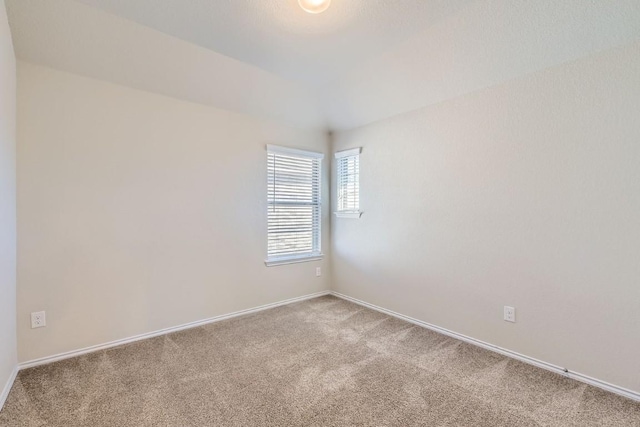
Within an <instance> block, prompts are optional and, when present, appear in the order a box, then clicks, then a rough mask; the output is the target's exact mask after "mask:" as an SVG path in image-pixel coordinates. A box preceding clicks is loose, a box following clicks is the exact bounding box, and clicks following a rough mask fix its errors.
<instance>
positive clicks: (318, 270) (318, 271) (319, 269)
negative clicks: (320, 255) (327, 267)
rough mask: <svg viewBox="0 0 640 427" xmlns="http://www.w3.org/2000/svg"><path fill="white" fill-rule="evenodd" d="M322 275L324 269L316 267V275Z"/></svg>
mask: <svg viewBox="0 0 640 427" xmlns="http://www.w3.org/2000/svg"><path fill="white" fill-rule="evenodd" d="M320 276H322V269H321V268H320V267H316V277H320Z"/></svg>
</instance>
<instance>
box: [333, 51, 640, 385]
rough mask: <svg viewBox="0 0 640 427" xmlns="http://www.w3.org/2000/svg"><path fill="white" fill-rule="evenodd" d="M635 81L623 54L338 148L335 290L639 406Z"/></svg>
mask: <svg viewBox="0 0 640 427" xmlns="http://www.w3.org/2000/svg"><path fill="white" fill-rule="evenodd" d="M638 76H640V44H638V43H635V44H632V45H628V46H626V47H624V48H619V49H615V50H610V51H607V52H604V53H601V54H598V55H594V56H591V57H588V58H585V59H581V60H578V61H576V62H572V63H569V64H566V65H563V66H560V67H557V68H553V69H549V70H546V71H542V72H538V73H535V74H532V75H529V76H526V77H524V78H521V79H518V80H514V81H512V82H509V83H506V84H503V85H499V86H495V87H491V88H487V89H484V90H481V91H478V92H476V93H472V94H469V95H465V96H463V97H460V98H456V99H454V100H450V101H447V102H444V103H441V104H438V105H435V106H431V107H428V108H424V109H420V110H416V111H413V112H410V113H407V114H404V115H400V116H396V117H393V118H390V119H387V120H383V121H380V122H377V123H374V124H371V125H368V126H364V127H362V128H359V129H355V130H352V131H347V132H338V133H336V134H335V135H334V142H333V145H334V149H335V150H342V149H347V148H352V147H363V149H362V154H361V160H360V171H361V176H360V188H361V197H360V200H361V204H362V209H363V210H364V214H363V216H362V218H361V219H360V220H350V219H340V218H337V219H334V220H333V223H332V245H333V250H332V256H333V264H332V267H333V271H334V288H335V290H337V291H338V292H341V293H344V294H347V295H350V296H353V297H356V298H359V299H362V300H364V301H367V302H370V303H373V304H377V305H379V306H382V307H385V308H387V309H390V310H394V311H396V312H399V313H403V314H405V315H409V316H412V317H414V318H417V319H420V320H423V321H426V322H429V323H432V324H435V325H438V326H441V327H444V328H448V329H450V330H453V331H456V332H458V333H462V334H465V335H468V336H471V337H474V338H477V339H481V340H484V341H487V342H489V343H492V344H495V345H499V346H501V347H504V348H507V349H510V350H514V351H516V352H519V353H522V354H525V355H528V356H532V357H535V358H537V359H540V360H543V361H547V362H550V363H553V364H556V365H559V366H563V367H566V368H568V369H569V370H572V371H575V372H579V373H582V374H586V375H589V376H592V377H596V378H598V379H601V380H604V381H608V382H610V383H613V384H616V385H618V386H622V387H626V388H630V389H632V390H636V391H640V371H639V370H638V355H640V341H639V340H638V339H637V337H638V331H640V314H639V313H640V286H639V285H638V278H639V277H640V262H639V259H638V253H639V251H638V248H640V216H639V215H638V213H639V212H640V167H639V166H638V165H640V144H639V143H638V141H640V80H639V79H638ZM334 197H335V195H334ZM505 305H511V306H514V307H516V310H517V323H515V324H512V323H507V322H504V321H503V320H502V315H503V306H505Z"/></svg>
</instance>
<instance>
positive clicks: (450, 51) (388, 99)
mask: <svg viewBox="0 0 640 427" xmlns="http://www.w3.org/2000/svg"><path fill="white" fill-rule="evenodd" d="M5 1H6V5H7V9H8V15H9V21H10V25H11V29H12V35H13V39H14V45H15V50H16V54H17V56H18V58H20V59H22V60H26V61H30V62H34V63H37V64H42V65H46V66H50V67H53V68H57V69H61V70H64V71H69V72H72V73H76V74H80V75H85V76H88V77H93V78H98V79H102V80H107V81H111V82H114V83H117V84H122V85H126V86H130V87H134V88H138V89H142V90H147V91H152V92H157V93H161V94H165V95H168V96H172V97H175V98H179V99H185V100H189V101H193V102H199V103H203V104H208V105H212V106H215V107H219V108H225V109H229V110H232V111H238V112H242V113H248V114H253V115H257V116H261V117H267V118H270V119H276V120H280V121H284V122H287V123H290V124H292V125H296V126H303V127H310V128H320V129H348V128H352V127H355V126H359V125H363V124H366V123H370V122H372V121H375V120H379V119H381V118H385V117H389V116H392V115H395V114H398V113H401V112H404V111H410V110H412V109H416V108H420V107H423V106H426V105H430V104H433V103H435V102H440V101H443V100H445V99H449V98H452V97H455V96H459V95H462V94H464V93H467V92H469V91H473V90H477V89H480V88H482V87H486V86H489V85H494V84H499V83H500V82H503V81H505V80H508V79H512V78H516V77H517V76H519V75H522V74H526V73H530V72H534V71H536V70H539V69H543V68H548V67H552V66H554V65H557V64H560V63H562V62H566V61H570V60H573V59H576V58H579V57H581V56H585V55H589V54H591V53H593V52H597V51H600V50H604V49H608V48H612V47H615V46H618V45H621V44H625V43H630V42H634V41H637V40H640V1H638V0H589V1H587V0H562V1H557V0H535V1H531V0H332V6H331V7H330V8H329V10H328V11H327V12H325V13H323V14H319V15H311V14H307V13H305V12H303V11H302V10H301V9H300V8H299V7H298V5H297V0H189V1H184V0H5Z"/></svg>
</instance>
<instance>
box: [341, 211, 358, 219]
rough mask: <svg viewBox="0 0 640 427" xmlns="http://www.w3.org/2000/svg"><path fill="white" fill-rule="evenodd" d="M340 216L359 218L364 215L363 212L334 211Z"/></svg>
mask: <svg viewBox="0 0 640 427" xmlns="http://www.w3.org/2000/svg"><path fill="white" fill-rule="evenodd" d="M334 214H335V215H336V217H338V218H351V219H359V218H360V217H361V216H362V212H334Z"/></svg>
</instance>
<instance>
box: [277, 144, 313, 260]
mask: <svg viewBox="0 0 640 427" xmlns="http://www.w3.org/2000/svg"><path fill="white" fill-rule="evenodd" d="M322 158H323V154H321V153H314V152H309V151H302V150H295V149H291V148H284V147H277V146H273V145H268V146H267V175H268V178H267V179H268V183H267V193H268V194H267V201H268V248H267V265H270V264H277V263H279V262H287V261H289V262H291V261H296V260H298V261H299V260H306V259H307V258H315V257H319V256H321V255H322V254H321V245H320V242H321V235H320V225H321V163H322Z"/></svg>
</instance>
